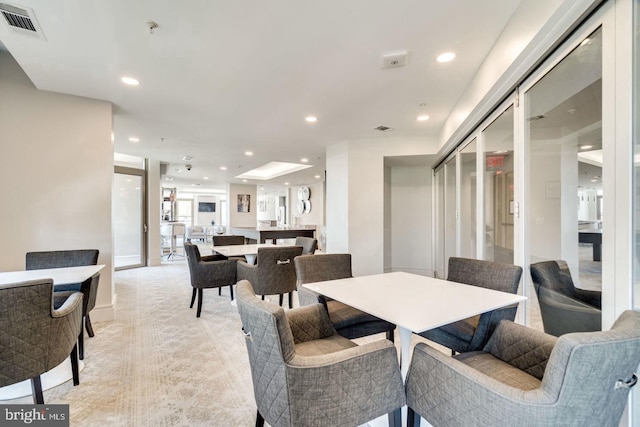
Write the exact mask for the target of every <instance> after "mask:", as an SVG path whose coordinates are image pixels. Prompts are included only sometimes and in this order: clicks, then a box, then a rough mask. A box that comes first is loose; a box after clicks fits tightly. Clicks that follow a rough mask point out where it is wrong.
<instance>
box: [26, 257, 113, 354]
mask: <svg viewBox="0 0 640 427" xmlns="http://www.w3.org/2000/svg"><path fill="white" fill-rule="evenodd" d="M98 255H99V251H98V249H70V250H62V251H41V252H27V255H26V257H25V258H26V269H27V270H41V269H44V268H63V267H80V266H84V265H96V264H98ZM99 281H100V273H97V274H95V275H94V276H93V277H90V278H88V279H87V280H85V281H84V282H82V283H72V284H66V285H56V286H55V287H54V291H55V293H56V294H57V295H58V296H60V297H63V298H62V300H63V299H64V298H66V297H68V296H69V295H70V294H71V293H73V292H82V295H83V298H82V325H83V329H84V328H86V330H87V334H88V335H89V336H90V337H93V336H94V335H95V333H94V332H93V326H92V325H91V317H89V313H90V312H91V310H93V308H94V307H95V306H96V297H97V296H98V283H99ZM78 353H79V357H80V360H82V359H84V333H82V334H80V336H79V338H78Z"/></svg>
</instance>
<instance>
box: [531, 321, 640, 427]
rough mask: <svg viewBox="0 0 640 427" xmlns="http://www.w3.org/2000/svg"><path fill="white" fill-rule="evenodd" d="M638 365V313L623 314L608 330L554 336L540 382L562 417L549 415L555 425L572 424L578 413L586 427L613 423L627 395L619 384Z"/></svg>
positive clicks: (639, 340) (639, 360) (628, 378)
mask: <svg viewBox="0 0 640 427" xmlns="http://www.w3.org/2000/svg"><path fill="white" fill-rule="evenodd" d="M639 364H640V312H636V311H632V310H628V311H625V312H623V313H622V314H621V315H620V317H619V318H618V320H616V322H615V323H614V325H613V326H612V327H611V330H609V331H600V332H583V333H572V334H566V335H563V336H561V337H560V338H558V341H557V343H556V345H555V347H554V348H553V351H552V353H551V356H550V358H549V361H548V363H547V368H546V370H545V374H544V377H543V379H542V385H541V387H542V389H543V392H544V393H546V394H547V395H549V396H558V403H557V405H556V406H557V407H558V408H559V411H562V412H563V413H564V415H560V416H559V417H558V416H557V417H555V418H554V421H555V424H556V425H569V424H573V423H574V419H573V418H572V417H574V415H575V414H577V413H580V414H581V416H582V418H583V419H588V420H589V424H590V425H618V420H620V417H621V416H622V412H623V410H624V407H625V405H626V403H627V396H628V394H629V388H627V387H624V386H621V383H622V382H625V381H628V380H630V379H631V378H632V376H633V373H634V372H635V371H636V370H637V369H638V365H639ZM618 381H620V382H621V383H618Z"/></svg>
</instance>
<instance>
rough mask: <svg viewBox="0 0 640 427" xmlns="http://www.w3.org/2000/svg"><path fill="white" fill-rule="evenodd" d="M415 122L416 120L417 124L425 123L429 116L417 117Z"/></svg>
mask: <svg viewBox="0 0 640 427" xmlns="http://www.w3.org/2000/svg"><path fill="white" fill-rule="evenodd" d="M416 120H418V121H419V122H425V121H427V120H429V116H427V115H426V114H422V115H420V116H418V117H417V118H416Z"/></svg>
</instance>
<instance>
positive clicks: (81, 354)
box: [78, 320, 84, 360]
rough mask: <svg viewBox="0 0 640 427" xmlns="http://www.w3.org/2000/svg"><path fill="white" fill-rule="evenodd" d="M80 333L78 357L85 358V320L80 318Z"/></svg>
mask: <svg viewBox="0 0 640 427" xmlns="http://www.w3.org/2000/svg"><path fill="white" fill-rule="evenodd" d="M80 322H81V324H80V335H78V359H80V360H84V321H83V320H80Z"/></svg>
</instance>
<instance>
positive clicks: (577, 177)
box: [524, 29, 606, 327]
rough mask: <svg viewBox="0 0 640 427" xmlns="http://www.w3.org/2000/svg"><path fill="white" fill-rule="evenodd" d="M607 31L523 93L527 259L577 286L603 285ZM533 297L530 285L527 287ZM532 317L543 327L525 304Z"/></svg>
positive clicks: (597, 34)
mask: <svg viewBox="0 0 640 427" xmlns="http://www.w3.org/2000/svg"><path fill="white" fill-rule="evenodd" d="M602 101H603V97H602V30H601V29H598V30H596V31H595V32H594V33H592V34H591V35H589V36H588V37H587V38H585V39H584V40H582V42H581V43H580V44H579V45H578V46H577V47H576V48H575V49H573V50H572V51H571V52H570V53H569V54H568V55H567V56H565V57H564V58H563V59H562V60H561V61H560V62H559V63H558V64H557V65H555V66H554V67H553V68H552V69H551V70H550V71H549V72H548V73H547V74H545V75H544V76H543V77H542V78H541V79H540V80H539V81H537V82H536V83H535V84H534V85H533V86H532V87H531V88H530V89H528V90H527V91H526V92H525V94H524V118H525V122H524V135H525V147H528V153H527V156H526V158H527V159H528V162H529V165H528V170H529V179H528V180H527V182H528V192H527V194H528V203H527V204H526V206H527V209H528V212H527V218H528V247H529V251H528V252H529V262H530V263H531V264H534V263H537V262H540V261H556V262H557V263H558V265H559V266H560V267H561V268H567V269H568V271H567V272H568V273H569V274H570V276H568V277H570V279H571V280H572V281H573V284H574V285H575V286H576V287H577V288H582V289H586V290H594V291H600V290H601V289H602V261H603V259H602V254H601V248H602V236H603V234H602V233H603V232H606V227H604V226H603V218H604V215H606V211H605V212H603V209H602V206H603V200H604V201H606V194H603V191H602V190H603V186H602V176H603V152H602ZM529 295H530V296H531V297H532V299H535V295H536V294H535V292H533V289H532V288H531V290H530V291H529ZM527 307H528V308H529V309H528V311H529V313H527V315H528V319H529V322H530V324H531V325H532V326H534V327H536V326H537V327H541V326H542V325H541V322H540V319H539V318H538V317H537V316H536V313H535V312H534V310H538V304H536V303H535V302H534V303H530V304H527Z"/></svg>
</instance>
